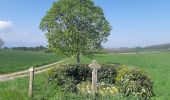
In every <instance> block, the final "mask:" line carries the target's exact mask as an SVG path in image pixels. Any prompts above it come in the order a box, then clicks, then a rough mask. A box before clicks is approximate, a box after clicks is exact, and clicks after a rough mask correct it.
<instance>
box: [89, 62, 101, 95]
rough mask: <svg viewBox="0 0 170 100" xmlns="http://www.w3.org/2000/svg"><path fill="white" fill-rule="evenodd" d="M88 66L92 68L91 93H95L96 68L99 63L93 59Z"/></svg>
mask: <svg viewBox="0 0 170 100" xmlns="http://www.w3.org/2000/svg"><path fill="white" fill-rule="evenodd" d="M89 67H90V68H91V69H92V85H91V89H92V92H93V93H97V70H98V69H100V67H101V66H100V65H99V64H97V62H96V60H93V61H92V63H91V64H89Z"/></svg>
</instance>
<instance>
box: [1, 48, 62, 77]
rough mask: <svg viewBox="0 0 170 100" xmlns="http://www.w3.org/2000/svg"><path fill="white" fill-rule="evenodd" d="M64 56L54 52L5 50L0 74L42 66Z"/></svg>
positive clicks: (2, 55) (2, 52) (2, 54)
mask: <svg viewBox="0 0 170 100" xmlns="http://www.w3.org/2000/svg"><path fill="white" fill-rule="evenodd" d="M64 58H65V57H64V56H63V55H54V54H52V53H44V52H30V51H15V50H3V51H0V74H4V73H10V72H16V71H21V70H27V69H28V68H29V67H40V66H42V65H46V64H49V63H53V62H56V61H60V60H62V59H64Z"/></svg>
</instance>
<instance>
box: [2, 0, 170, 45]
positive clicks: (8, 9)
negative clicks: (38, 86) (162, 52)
mask: <svg viewBox="0 0 170 100" xmlns="http://www.w3.org/2000/svg"><path fill="white" fill-rule="evenodd" d="M54 1H55V0H0V38H2V39H3V40H4V41H5V43H6V45H5V46H10V47H11V46H38V45H46V44H47V40H46V38H45V36H44V33H42V32H41V31H40V30H39V23H40V20H41V18H42V17H43V16H44V15H45V13H46V11H47V10H48V9H50V7H51V5H52V3H53V2H54ZM94 1H95V4H96V5H98V6H100V7H101V8H103V11H104V13H105V16H106V18H107V19H108V20H109V22H110V24H111V26H112V31H111V34H110V36H109V37H108V42H107V43H105V44H103V45H104V47H109V48H114V47H135V46H148V45H153V44H163V43H170V0H94Z"/></svg>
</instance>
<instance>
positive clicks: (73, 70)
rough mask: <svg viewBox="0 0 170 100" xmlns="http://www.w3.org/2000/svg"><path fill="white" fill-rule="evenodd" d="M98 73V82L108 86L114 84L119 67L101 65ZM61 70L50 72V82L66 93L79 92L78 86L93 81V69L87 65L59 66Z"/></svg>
mask: <svg viewBox="0 0 170 100" xmlns="http://www.w3.org/2000/svg"><path fill="white" fill-rule="evenodd" d="M101 66H102V68H101V69H100V70H99V71H98V80H99V81H100V82H105V83H108V84H114V82H115V80H114V78H115V77H116V69H117V65H101ZM58 67H59V68H57V69H52V70H51V71H49V72H48V73H49V78H48V80H49V82H50V83H57V85H59V86H61V87H63V90H64V91H71V92H77V84H79V83H81V82H83V81H91V71H92V70H91V69H90V68H89V67H88V65H87V64H77V65H75V64H67V65H59V66H58Z"/></svg>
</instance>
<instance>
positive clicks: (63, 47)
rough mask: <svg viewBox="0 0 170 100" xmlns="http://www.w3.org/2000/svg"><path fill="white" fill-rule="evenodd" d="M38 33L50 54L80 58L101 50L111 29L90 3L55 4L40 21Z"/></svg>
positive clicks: (60, 1)
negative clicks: (43, 32) (42, 37)
mask: <svg viewBox="0 0 170 100" xmlns="http://www.w3.org/2000/svg"><path fill="white" fill-rule="evenodd" d="M40 29H41V30H42V31H45V32H46V37H47V39H48V47H49V48H50V49H51V50H52V51H54V52H60V53H63V54H65V55H68V56H71V55H76V56H79V55H80V54H83V55H86V54H87V51H88V50H91V49H93V48H99V47H101V43H102V42H106V40H107V37H108V36H109V34H110V30H111V26H110V25H109V22H108V21H107V20H106V19H105V17H104V13H103V11H102V9H101V8H100V7H98V6H95V4H94V2H93V1H92V0H58V1H57V2H54V4H53V6H52V8H51V9H49V10H48V12H47V13H46V15H45V16H44V17H43V18H42V20H41V23H40Z"/></svg>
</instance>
